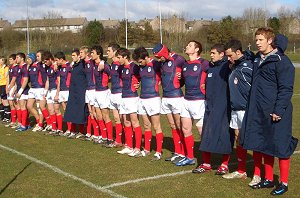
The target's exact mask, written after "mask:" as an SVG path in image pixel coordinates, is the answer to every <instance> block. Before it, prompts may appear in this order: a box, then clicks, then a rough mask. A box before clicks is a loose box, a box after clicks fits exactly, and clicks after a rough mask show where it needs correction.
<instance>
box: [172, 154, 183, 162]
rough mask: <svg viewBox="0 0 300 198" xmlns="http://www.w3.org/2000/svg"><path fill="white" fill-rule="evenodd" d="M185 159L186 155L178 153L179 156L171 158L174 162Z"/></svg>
mask: <svg viewBox="0 0 300 198" xmlns="http://www.w3.org/2000/svg"><path fill="white" fill-rule="evenodd" d="M184 159H185V156H182V155H178V156H177V157H175V158H174V159H171V162H172V163H173V164H177V163H178V162H180V161H182V160H184Z"/></svg>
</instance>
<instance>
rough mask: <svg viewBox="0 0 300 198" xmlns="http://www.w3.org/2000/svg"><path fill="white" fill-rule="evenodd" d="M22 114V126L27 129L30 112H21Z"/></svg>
mask: <svg viewBox="0 0 300 198" xmlns="http://www.w3.org/2000/svg"><path fill="white" fill-rule="evenodd" d="M21 112H22V126H24V127H27V119H28V111H27V110H26V109H25V110H21Z"/></svg>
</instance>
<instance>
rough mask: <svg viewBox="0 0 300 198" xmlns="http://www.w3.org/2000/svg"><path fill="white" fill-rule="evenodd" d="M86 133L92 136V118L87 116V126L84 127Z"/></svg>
mask: <svg viewBox="0 0 300 198" xmlns="http://www.w3.org/2000/svg"><path fill="white" fill-rule="evenodd" d="M86 133H87V134H90V135H92V118H91V116H90V115H89V116H88V122H87V126H86Z"/></svg>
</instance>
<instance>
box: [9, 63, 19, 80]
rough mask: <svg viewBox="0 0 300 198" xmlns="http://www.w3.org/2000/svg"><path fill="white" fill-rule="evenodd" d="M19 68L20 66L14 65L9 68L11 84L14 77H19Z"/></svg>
mask: <svg viewBox="0 0 300 198" xmlns="http://www.w3.org/2000/svg"><path fill="white" fill-rule="evenodd" d="M18 70H19V66H18V65H12V66H10V68H9V72H8V76H9V83H10V82H11V80H12V78H13V77H17V75H18Z"/></svg>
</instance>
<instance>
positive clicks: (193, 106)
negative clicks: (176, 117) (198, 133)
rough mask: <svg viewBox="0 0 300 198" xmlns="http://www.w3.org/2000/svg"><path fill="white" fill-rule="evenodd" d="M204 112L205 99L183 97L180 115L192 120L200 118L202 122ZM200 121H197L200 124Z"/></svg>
mask: <svg viewBox="0 0 300 198" xmlns="http://www.w3.org/2000/svg"><path fill="white" fill-rule="evenodd" d="M204 112H205V100H185V99H184V100H183V108H182V111H181V113H180V117H183V118H193V119H194V120H200V122H202V123H203V117H204ZM201 120H202V121H201ZM200 122H198V124H200V125H201V123H200Z"/></svg>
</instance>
